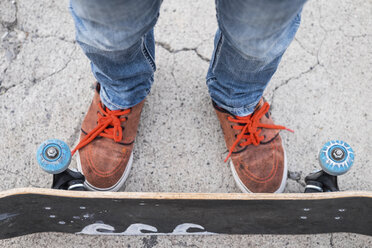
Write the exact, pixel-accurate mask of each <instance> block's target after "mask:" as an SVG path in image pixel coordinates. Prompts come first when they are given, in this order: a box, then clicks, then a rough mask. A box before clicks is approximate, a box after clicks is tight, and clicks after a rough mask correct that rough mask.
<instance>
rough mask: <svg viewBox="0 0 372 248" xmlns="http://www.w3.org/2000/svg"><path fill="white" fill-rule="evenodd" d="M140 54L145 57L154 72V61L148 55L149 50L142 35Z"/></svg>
mask: <svg viewBox="0 0 372 248" xmlns="http://www.w3.org/2000/svg"><path fill="white" fill-rule="evenodd" d="M142 54H143V56H144V57H145V58H146V61H147V62H148V63H149V65H150V66H151V68H152V72H153V73H154V72H155V70H156V67H155V62H154V59H153V58H152V57H151V55H150V53H149V51H148V49H147V46H146V44H145V38H144V37H142Z"/></svg>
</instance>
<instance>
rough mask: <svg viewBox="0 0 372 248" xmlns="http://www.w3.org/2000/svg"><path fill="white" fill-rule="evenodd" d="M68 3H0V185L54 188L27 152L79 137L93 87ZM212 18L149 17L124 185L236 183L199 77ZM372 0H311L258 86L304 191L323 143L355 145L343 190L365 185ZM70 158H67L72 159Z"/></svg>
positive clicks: (102, 241)
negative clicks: (150, 38)
mask: <svg viewBox="0 0 372 248" xmlns="http://www.w3.org/2000/svg"><path fill="white" fill-rule="evenodd" d="M67 6H68V2H67V0H63V1H57V0H56V1H51V0H17V1H9V0H0V21H1V25H0V116H1V117H0V118H1V119H0V130H1V131H0V190H6V189H11V188H16V187H45V188H48V187H50V184H51V179H52V178H51V176H49V175H47V174H45V173H43V172H42V171H41V170H40V169H39V168H38V166H37V163H36V159H35V151H36V149H37V147H38V145H39V144H40V143H41V142H42V141H44V140H46V139H48V138H59V139H62V140H65V141H66V142H67V143H68V144H69V145H70V146H73V145H74V144H76V141H77V139H78V133H79V129H80V124H81V121H82V118H83V117H84V115H85V112H86V111H87V108H88V106H89V104H90V101H91V99H92V96H93V89H92V83H93V82H94V78H93V77H92V75H91V72H90V67H89V61H88V59H87V58H85V56H84V54H83V53H82V51H81V50H80V48H79V47H78V45H77V44H76V43H75V41H74V26H73V22H72V18H71V17H70V15H69V12H68V8H67ZM216 27H217V23H216V19H215V9H214V1H212V0H208V1H201V0H192V1H176V0H165V1H164V3H163V5H162V8H161V14H160V19H159V21H158V24H157V26H156V30H155V32H156V34H155V36H156V39H157V46H156V48H157V55H156V57H157V58H156V61H157V67H158V70H157V72H156V75H155V81H156V82H155V84H154V86H153V88H152V92H151V93H150V95H149V96H148V98H147V102H146V104H145V107H144V110H143V114H142V120H141V124H140V127H139V131H138V137H137V141H136V145H135V151H134V166H133V168H132V171H131V174H130V176H129V179H128V181H127V183H126V185H125V186H126V187H125V189H123V190H125V191H144V192H151V191H160V192H239V189H238V188H237V186H236V185H235V182H234V179H233V177H232V175H231V172H230V170H229V168H228V166H227V164H225V163H224V162H223V159H224V157H225V156H226V155H227V150H226V148H225V144H224V140H223V136H222V132H221V130H220V126H219V123H218V120H217V117H216V116H215V113H214V110H213V108H212V105H211V101H210V98H209V95H208V92H207V88H206V85H205V74H206V71H207V68H208V61H209V58H210V56H211V52H212V48H213V36H214V32H215V30H216ZM371 43H372V1H366V0H347V1H337V0H327V1H321V0H312V1H310V2H308V3H307V4H306V6H305V8H304V11H303V15H302V24H301V27H300V29H299V31H298V34H297V36H296V39H295V40H294V41H293V43H292V44H291V46H290V47H289V49H288V51H287V52H286V54H285V55H284V57H283V60H282V62H281V64H280V66H279V69H278V72H277V73H276V74H275V76H274V77H273V78H272V80H271V83H270V85H269V87H268V88H267V90H266V92H265V95H266V97H267V99H268V100H269V102H270V103H272V114H273V118H274V120H275V122H276V123H277V124H282V125H286V126H287V127H289V128H292V129H294V130H295V133H294V134H292V133H287V132H282V137H283V139H284V141H285V146H286V149H287V157H288V166H289V170H290V172H291V173H290V174H291V178H290V179H289V180H288V184H287V187H286V192H301V191H303V179H304V176H306V174H307V173H309V172H311V171H313V170H314V169H316V168H318V161H317V155H318V151H319V149H320V147H321V146H322V145H323V144H324V143H325V142H326V141H328V140H330V139H343V140H345V141H347V142H348V143H349V144H351V146H352V147H353V148H354V150H355V151H356V162H355V165H354V168H353V169H352V170H351V171H350V172H349V173H348V174H346V175H345V176H342V177H341V178H340V186H341V188H342V189H343V190H372V184H371V181H372V173H371V172H370V165H371V160H372V152H371V151H372V147H371V143H369V138H370V137H371V136H372V132H371V130H372V128H371V126H372V114H371V109H372V100H371V99H372V90H371V88H372V86H371V81H372V70H371V68H372V45H371ZM72 165H73V166H75V161H73V162H72ZM65 245H68V246H69V247H90V246H100V247H171V246H173V247H250V246H259V247H273V246H275V247H371V246H372V237H368V236H363V235H356V234H344V233H341V234H322V235H219V236H159V237H150V236H147V237H146V236H145V237H143V236H139V237H133V236H132V237H129V236H116V237H103V236H81V235H66V234H59V233H42V234H33V235H27V236H23V237H18V238H12V239H7V240H2V241H0V246H1V247H25V246H30V247H45V246H48V247H62V246H65Z"/></svg>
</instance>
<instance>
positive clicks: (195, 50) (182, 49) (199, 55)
mask: <svg viewBox="0 0 372 248" xmlns="http://www.w3.org/2000/svg"><path fill="white" fill-rule="evenodd" d="M155 44H156V45H158V46H161V47H162V48H164V49H165V50H167V51H168V52H170V53H173V54H176V53H179V52H188V51H193V52H194V53H195V54H196V55H197V56H198V57H199V58H200V59H201V60H203V61H205V62H208V63H209V62H210V61H211V60H210V59H209V58H207V57H205V56H203V55H202V54H200V53H199V52H198V46H196V47H183V48H181V49H174V48H172V47H171V45H169V44H168V43H165V42H162V41H155Z"/></svg>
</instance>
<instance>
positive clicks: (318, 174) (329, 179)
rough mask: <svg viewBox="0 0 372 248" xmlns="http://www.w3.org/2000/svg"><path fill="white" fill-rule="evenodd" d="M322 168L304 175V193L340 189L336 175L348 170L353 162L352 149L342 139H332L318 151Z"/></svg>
mask: <svg viewBox="0 0 372 248" xmlns="http://www.w3.org/2000/svg"><path fill="white" fill-rule="evenodd" d="M319 162H320V166H321V167H322V170H318V171H315V172H313V173H311V174H310V175H308V176H307V177H305V182H306V187H305V193H316V192H333V191H340V190H339V188H338V183H337V176H340V175H343V174H345V173H346V172H348V171H349V170H350V169H351V167H352V165H353V163H354V151H353V149H352V148H351V147H350V145H349V144H347V143H346V142H344V141H340V140H332V141H329V142H327V143H326V144H324V146H323V147H322V149H321V150H320V153H319Z"/></svg>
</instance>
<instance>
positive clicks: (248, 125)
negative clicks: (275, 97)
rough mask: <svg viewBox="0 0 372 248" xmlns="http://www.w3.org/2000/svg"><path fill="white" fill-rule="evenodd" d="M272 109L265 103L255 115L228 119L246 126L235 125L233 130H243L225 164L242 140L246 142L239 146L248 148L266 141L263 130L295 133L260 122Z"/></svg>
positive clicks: (231, 148) (282, 127)
mask: <svg viewBox="0 0 372 248" xmlns="http://www.w3.org/2000/svg"><path fill="white" fill-rule="evenodd" d="M269 109H270V105H269V103H267V102H265V103H264V104H263V106H262V107H261V108H260V109H258V110H256V111H255V112H254V113H253V114H251V115H248V116H245V117H239V116H236V119H235V118H233V117H230V116H229V117H228V120H229V121H231V122H234V123H238V124H245V125H244V126H243V125H235V126H233V129H235V130H242V131H241V132H240V134H239V135H238V136H237V138H236V140H235V142H234V144H233V145H232V146H231V147H230V150H229V154H228V155H227V157H226V158H225V162H226V161H227V160H228V159H229V157H230V156H231V154H232V152H233V150H234V149H235V147H236V146H237V144H238V143H239V141H240V140H241V139H245V140H246V141H245V142H242V143H240V144H239V146H248V145H250V144H253V145H255V146H258V145H259V144H260V142H261V141H262V140H263V139H265V137H264V136H260V133H261V131H262V128H269V129H282V130H287V131H290V132H292V133H293V132H294V131H293V130H291V129H288V128H286V127H284V126H279V125H271V124H264V123H261V122H260V120H261V118H262V116H263V115H264V114H266V113H267V112H268V111H269Z"/></svg>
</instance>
